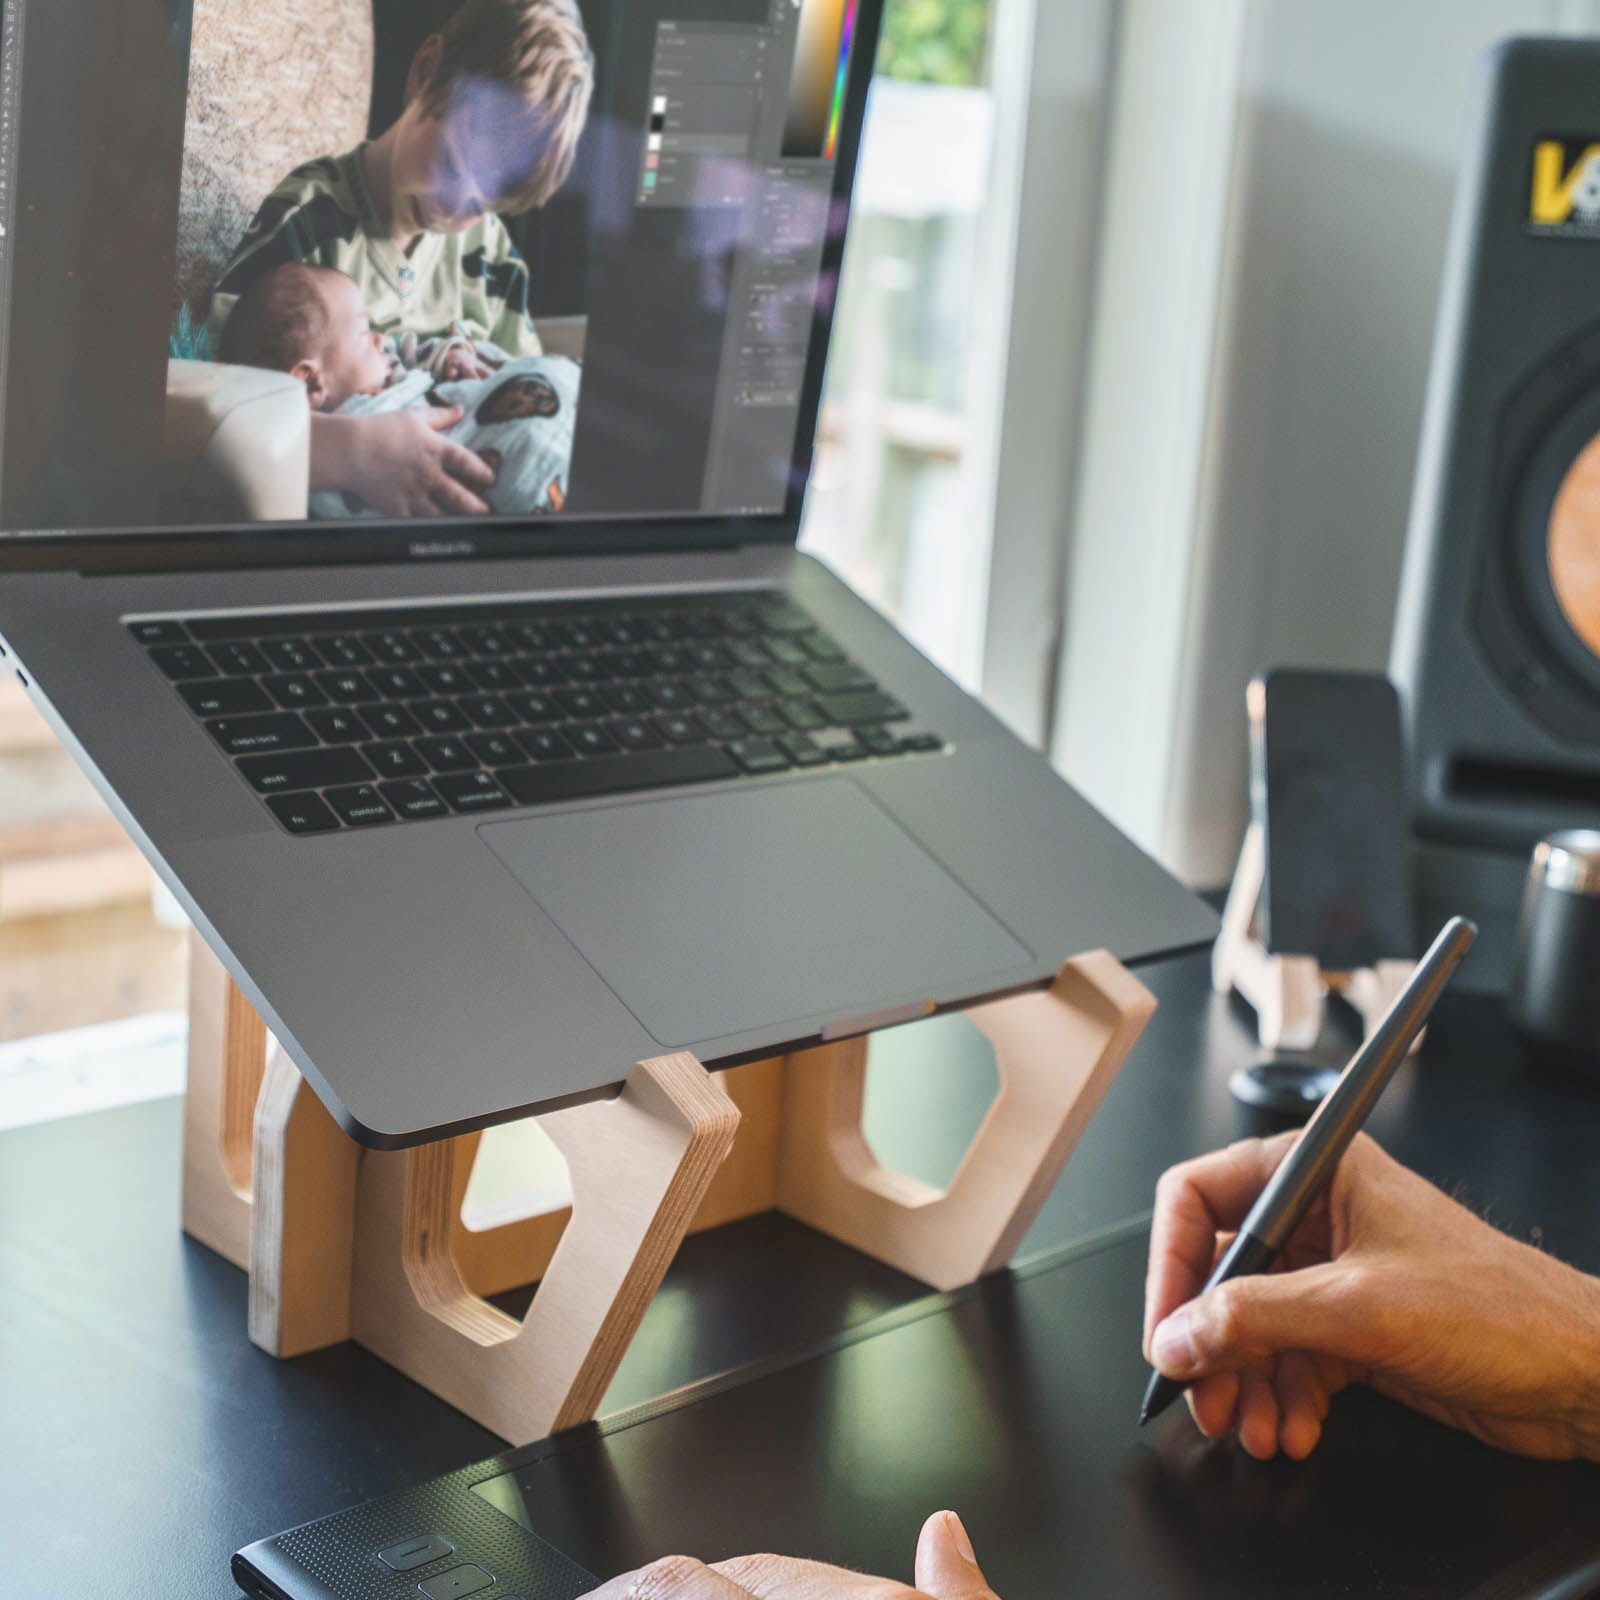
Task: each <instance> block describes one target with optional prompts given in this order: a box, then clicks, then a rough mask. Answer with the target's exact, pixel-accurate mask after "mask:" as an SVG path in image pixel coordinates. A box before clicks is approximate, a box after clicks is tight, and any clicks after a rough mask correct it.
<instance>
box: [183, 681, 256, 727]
mask: <svg viewBox="0 0 1600 1600" xmlns="http://www.w3.org/2000/svg"><path fill="white" fill-rule="evenodd" d="M178 693H179V694H181V695H182V696H183V698H184V699H185V700H187V701H188V702H189V709H190V710H191V711H193V712H195V713H196V714H197V715H198V716H202V717H241V716H245V715H247V714H248V713H249V712H252V711H270V710H272V702H271V701H270V700H269V699H268V698H267V697H266V696H265V695H264V694H263V693H262V692H261V691H260V690H259V689H258V688H257V687H256V686H255V685H254V684H253V683H246V682H245V681H244V679H242V678H206V679H203V680H201V681H199V682H191V683H180V684H179V685H178Z"/></svg>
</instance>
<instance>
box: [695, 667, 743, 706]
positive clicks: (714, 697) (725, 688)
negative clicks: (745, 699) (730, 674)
mask: <svg viewBox="0 0 1600 1600" xmlns="http://www.w3.org/2000/svg"><path fill="white" fill-rule="evenodd" d="M684 682H685V683H686V684H687V685H688V686H689V689H690V692H691V693H692V694H693V695H694V697H695V699H696V700H698V701H699V702H700V704H701V705H703V706H725V705H727V704H728V702H729V701H730V700H737V699H738V698H739V697H738V695H736V694H735V693H734V692H733V685H732V684H731V683H729V682H728V680H727V679H726V678H724V677H721V676H720V675H719V674H717V673H714V672H697V673H696V674H695V675H694V676H693V677H692V678H685V679H684Z"/></svg>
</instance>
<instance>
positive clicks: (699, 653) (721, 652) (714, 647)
mask: <svg viewBox="0 0 1600 1600" xmlns="http://www.w3.org/2000/svg"><path fill="white" fill-rule="evenodd" d="M684 654H685V655H686V656H687V657H688V658H689V665H690V666H691V667H694V668H696V669H698V670H699V671H701V672H719V671H721V669H722V668H723V667H725V666H727V665H728V664H729V662H730V661H731V660H732V657H731V656H730V655H729V654H728V652H727V650H726V649H724V648H723V646H721V645H720V644H692V645H690V646H689V648H688V649H687V650H685V651H684Z"/></svg>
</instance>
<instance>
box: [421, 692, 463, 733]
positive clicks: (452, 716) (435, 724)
mask: <svg viewBox="0 0 1600 1600" xmlns="http://www.w3.org/2000/svg"><path fill="white" fill-rule="evenodd" d="M411 710H412V712H413V713H414V715H415V716H416V719H417V721H418V722H420V723H421V724H422V726H423V727H424V728H426V729H427V730H428V732H429V733H465V732H466V731H467V729H468V728H470V727H471V726H472V723H471V721H470V720H469V719H468V717H467V714H466V713H465V712H464V711H463V710H462V709H461V707H460V706H458V705H457V704H456V703H455V701H454V700H419V701H417V702H416V703H415V704H414V705H413V706H412V707H411Z"/></svg>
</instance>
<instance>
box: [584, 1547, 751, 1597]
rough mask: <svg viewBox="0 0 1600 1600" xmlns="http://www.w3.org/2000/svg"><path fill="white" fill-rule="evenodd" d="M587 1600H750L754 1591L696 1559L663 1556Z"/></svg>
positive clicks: (594, 1591) (591, 1593)
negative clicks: (744, 1587) (741, 1586)
mask: <svg viewBox="0 0 1600 1600" xmlns="http://www.w3.org/2000/svg"><path fill="white" fill-rule="evenodd" d="M584 1600H750V1591H749V1590H748V1589H741V1588H740V1587H739V1585H738V1584H737V1583H735V1582H734V1581H733V1580H732V1579H731V1578H729V1577H727V1576H725V1575H724V1574H723V1573H721V1572H718V1571H717V1570H716V1569H715V1568H713V1567H708V1566H706V1564H705V1563H704V1562H702V1561H696V1560H695V1558H694V1557H693V1556H663V1557H662V1558H661V1559H660V1560H659V1561H652V1562H651V1563H650V1565H649V1566H647V1567H639V1568H636V1569H635V1570H634V1571H632V1572H624V1573H620V1574H619V1575H618V1576H617V1577H615V1578H613V1579H612V1580H611V1581H610V1582H609V1583H602V1584H601V1585H600V1587H599V1588H598V1589H591V1590H590V1591H589V1593H588V1594H587V1595H586V1596H585V1597H584Z"/></svg>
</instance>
